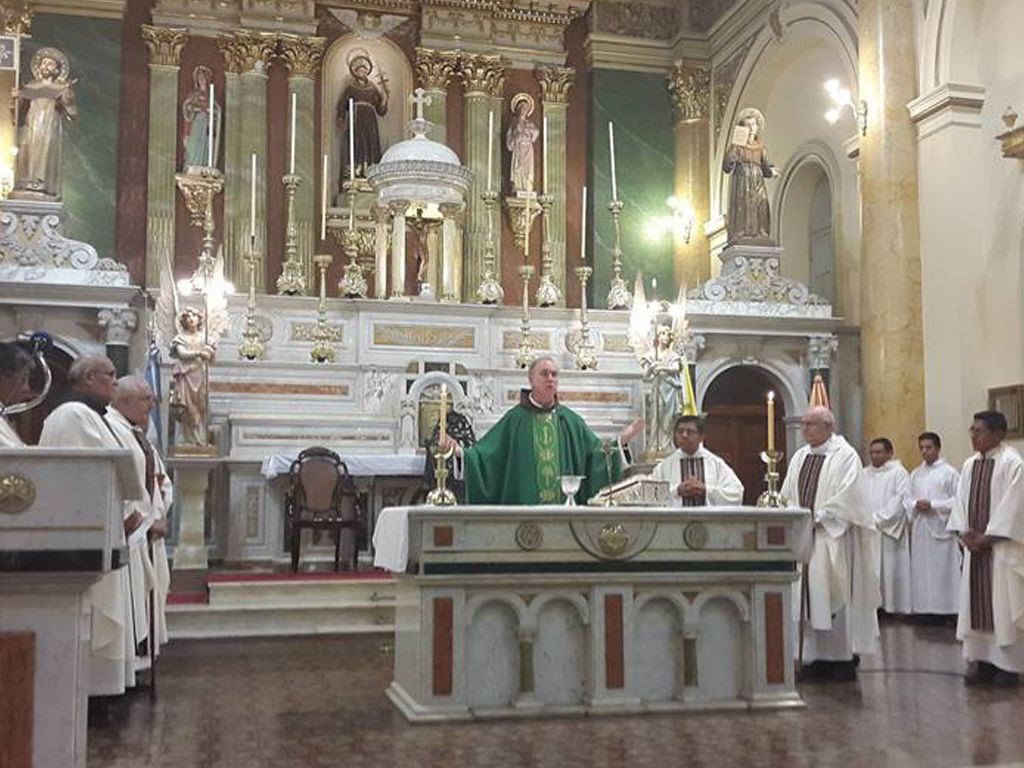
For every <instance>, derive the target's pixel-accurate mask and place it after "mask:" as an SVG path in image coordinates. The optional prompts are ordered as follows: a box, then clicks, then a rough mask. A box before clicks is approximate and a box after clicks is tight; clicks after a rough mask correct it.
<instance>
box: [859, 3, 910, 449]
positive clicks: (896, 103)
mask: <svg viewBox="0 0 1024 768" xmlns="http://www.w3.org/2000/svg"><path fill="white" fill-rule="evenodd" d="M913 5H914V4H913V2H912V0H861V3H860V9H859V13H858V18H859V21H860V35H859V39H860V55H859V57H858V58H859V60H860V77H859V87H860V94H859V96H860V98H862V99H864V100H865V101H866V102H867V106H868V113H867V119H868V125H867V133H866V134H865V135H864V136H863V137H862V138H861V140H860V199H861V296H862V299H861V301H862V307H861V366H862V367H861V371H862V381H863V385H864V434H866V435H881V434H884V435H888V436H889V437H891V438H892V439H893V441H894V442H895V444H896V446H897V451H898V452H899V454H900V455H901V456H902V457H903V458H904V459H905V460H906V459H909V458H910V457H911V455H912V453H913V448H914V446H915V445H917V440H916V435H917V434H918V432H920V430H921V428H922V426H923V425H924V423H925V409H924V349H923V344H922V330H921V325H922V323H921V249H920V228H919V223H918V213H919V211H918V201H917V140H916V136H915V132H914V125H913V123H912V121H911V118H910V113H909V111H908V110H907V104H908V103H909V102H910V101H911V100H912V99H913V98H914V97H915V96H916V95H917V77H916V71H915V63H914V50H915V47H914V9H913Z"/></svg>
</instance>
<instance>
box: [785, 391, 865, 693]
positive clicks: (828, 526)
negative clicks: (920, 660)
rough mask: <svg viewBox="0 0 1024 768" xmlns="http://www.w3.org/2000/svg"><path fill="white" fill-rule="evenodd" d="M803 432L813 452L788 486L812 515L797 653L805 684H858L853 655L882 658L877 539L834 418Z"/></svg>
mask: <svg viewBox="0 0 1024 768" xmlns="http://www.w3.org/2000/svg"><path fill="white" fill-rule="evenodd" d="M800 428H801V430H802V432H803V437H804V439H805V440H806V441H807V445H805V446H803V447H802V448H800V449H799V450H798V451H797V452H796V453H795V454H794V456H793V459H792V461H791V462H790V464H789V467H788V469H787V471H786V479H785V481H784V482H783V484H782V495H783V496H785V497H786V498H787V499H789V502H790V503H791V504H798V505H799V506H801V507H806V508H808V509H810V510H811V512H812V513H813V526H812V527H811V528H810V530H809V535H808V537H807V539H806V540H805V541H804V542H803V546H802V547H801V549H802V552H801V555H802V559H804V560H805V562H807V566H806V570H805V574H806V578H805V577H804V575H803V574H802V575H801V578H800V579H799V580H798V581H797V583H796V584H794V595H793V606H794V611H793V613H794V615H793V618H794V621H795V622H796V623H797V627H796V632H795V633H794V634H796V636H797V637H798V642H797V643H796V644H795V648H794V652H795V653H796V655H797V656H798V657H799V659H800V661H802V662H803V663H804V667H803V668H802V669H801V674H802V675H804V676H807V677H825V678H831V679H832V680H840V681H842V680H853V679H854V678H855V677H856V662H855V660H854V655H855V654H862V653H874V652H875V651H876V650H877V641H878V617H877V615H876V611H877V609H878V604H879V602H880V597H879V585H878V573H877V571H875V570H874V568H873V567H872V566H871V565H870V564H871V563H875V562H877V558H878V555H877V550H878V542H877V532H876V531H874V530H873V527H872V526H873V521H872V518H871V514H870V512H868V508H867V504H866V503H865V500H864V491H863V476H862V474H861V469H862V467H861V463H860V457H859V456H858V455H857V451H856V450H854V449H853V448H852V447H851V446H850V444H849V443H847V442H846V440H844V439H843V438H842V436H840V435H837V434H834V431H835V417H834V416H833V415H832V412H831V411H830V410H829V409H828V408H824V407H822V406H815V407H812V408H809V409H808V410H807V412H806V413H805V414H804V415H803V417H801V419H800ZM801 617H802V619H801ZM801 625H802V626H803V637H802V642H800V640H799V638H800V635H799V628H800V626H801ZM801 653H802V656H801Z"/></svg>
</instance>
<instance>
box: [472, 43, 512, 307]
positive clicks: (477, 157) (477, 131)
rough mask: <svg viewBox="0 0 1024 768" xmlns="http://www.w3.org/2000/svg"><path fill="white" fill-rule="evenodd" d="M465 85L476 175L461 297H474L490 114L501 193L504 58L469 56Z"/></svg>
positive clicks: (483, 237) (483, 238) (483, 231)
mask: <svg viewBox="0 0 1024 768" xmlns="http://www.w3.org/2000/svg"><path fill="white" fill-rule="evenodd" d="M462 81H463V83H464V85H465V88H466V106H465V125H464V144H465V159H464V161H463V162H464V164H465V165H466V167H467V168H469V169H470V170H472V171H473V186H472V187H471V188H470V191H469V199H468V200H467V203H468V205H467V209H466V211H467V213H466V222H467V224H466V230H467V231H466V237H465V258H464V259H463V285H462V295H463V296H475V295H476V288H477V286H478V285H479V284H480V277H481V275H482V274H483V262H484V247H485V245H486V243H487V209H486V208H485V207H484V204H483V201H481V200H480V194H481V193H482V192H483V191H484V188H485V187H486V186H487V125H488V118H487V116H488V114H489V113H490V112H494V155H493V156H492V157H491V163H492V169H493V171H492V172H493V174H494V176H493V181H492V185H493V186H494V189H495V190H496V191H499V192H500V189H501V179H502V168H501V117H502V115H501V105H502V98H501V93H502V88H503V87H504V85H505V64H504V61H503V60H502V58H501V56H489V55H483V54H480V55H475V56H467V57H465V58H464V59H463V60H462ZM499 242H500V240H499ZM495 273H496V274H497V275H499V276H500V275H501V250H500V247H499V249H498V251H497V253H496V254H495ZM499 280H500V277H499Z"/></svg>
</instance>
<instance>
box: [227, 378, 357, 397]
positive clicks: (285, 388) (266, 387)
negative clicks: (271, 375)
mask: <svg viewBox="0 0 1024 768" xmlns="http://www.w3.org/2000/svg"><path fill="white" fill-rule="evenodd" d="M210 391H211V392H230V393H232V394H244V395H315V396H321V397H348V394H349V392H350V390H349V385H348V384H298V383H295V382H290V381H282V382H274V381H211V382H210Z"/></svg>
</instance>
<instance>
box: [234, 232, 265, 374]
mask: <svg viewBox="0 0 1024 768" xmlns="http://www.w3.org/2000/svg"><path fill="white" fill-rule="evenodd" d="M258 257H259V254H258V253H256V248H255V244H253V247H252V248H250V249H249V253H248V254H246V256H245V262H246V264H248V266H249V300H248V302H246V305H245V330H244V331H242V342H241V343H240V344H239V345H238V356H239V357H241V358H242V359H244V360H260V359H261V358H262V357H263V354H264V351H265V348H264V344H263V339H262V338H260V331H259V328H258V327H257V326H256V260H257V258H258Z"/></svg>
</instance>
